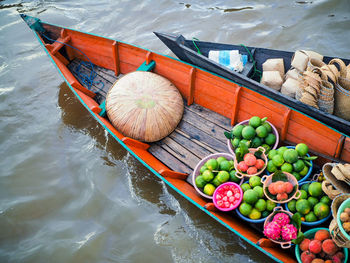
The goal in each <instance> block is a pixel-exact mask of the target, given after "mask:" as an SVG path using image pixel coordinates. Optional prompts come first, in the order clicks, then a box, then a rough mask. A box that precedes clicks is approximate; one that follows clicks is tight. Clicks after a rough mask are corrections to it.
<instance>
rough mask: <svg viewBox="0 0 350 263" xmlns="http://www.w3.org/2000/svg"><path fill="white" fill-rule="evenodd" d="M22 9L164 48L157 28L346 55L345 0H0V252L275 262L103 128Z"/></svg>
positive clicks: (349, 21) (348, 13)
mask: <svg viewBox="0 0 350 263" xmlns="http://www.w3.org/2000/svg"><path fill="white" fill-rule="evenodd" d="M199 2H201V3H199ZM18 12H20V13H27V14H29V15H33V16H38V17H39V18H41V19H42V20H44V21H47V22H50V23H54V24H59V25H63V26H67V27H71V28H74V29H79V30H82V31H86V32H92V33H95V34H99V35H103V36H107V37H111V38H114V39H119V40H123V41H126V42H130V43H133V44H136V45H139V46H144V47H146V48H149V49H152V50H154V51H157V52H163V53H166V54H170V55H172V54H171V53H170V52H169V51H168V50H167V48H166V47H165V46H164V45H163V44H162V43H161V42H160V41H159V40H158V39H157V38H156V37H155V36H154V35H153V34H152V31H167V32H174V33H182V34H184V35H185V36H186V37H189V38H190V37H197V38H199V39H201V40H207V41H217V42H224V43H244V44H246V45H251V46H260V47H268V48H275V49H282V50H290V51H293V50H295V49H298V48H309V49H314V50H315V51H318V52H320V53H322V54H324V55H331V56H340V57H347V58H349V57H350V49H349V40H350V32H349V28H350V4H349V1H348V0H342V1H341V0H333V1H318V0H313V1H268V0H266V1H244V0H240V1H187V2H179V1H150V0H149V1H125V0H124V1H91V0H87V1H68V0H67V1H0V80H1V81H0V117H1V120H0V131H1V133H0V147H1V152H0V262H270V260H269V259H268V258H267V257H265V256H264V255H263V254H262V253H260V252H258V251H257V250H255V249H254V248H253V247H251V246H250V245H249V244H247V243H246V242H245V241H243V240H241V239H240V238H238V237H236V236H234V235H233V234H232V233H231V232H229V231H228V230H227V229H226V228H225V227H223V226H221V225H220V224H218V223H216V221H214V220H213V219H212V218H210V217H209V216H207V215H206V214H204V213H202V212H200V210H199V209H197V208H196V207H195V206H193V205H192V204H190V203H189V202H188V201H186V200H185V199H184V198H182V197H180V196H179V195H178V194H177V193H176V192H174V191H172V190H171V189H168V188H167V187H166V186H165V185H164V184H163V183H162V182H160V181H159V180H158V179H157V178H156V176H154V175H153V174H151V173H150V172H149V171H148V170H147V169H146V168H144V167H143V166H142V165H141V164H140V163H139V162H138V161H136V160H135V159H134V158H133V157H132V156H130V154H128V153H127V152H126V151H125V150H124V148H122V147H121V146H120V145H119V144H118V143H116V142H115V141H114V140H113V139H112V137H110V136H108V135H107V134H106V133H105V131H104V130H103V129H102V128H101V127H100V126H99V125H98V124H97V122H96V121H95V120H94V119H93V118H92V117H90V116H89V114H88V112H87V111H86V110H85V109H84V108H83V107H82V106H81V105H80V104H79V103H78V101H77V99H76V98H75V97H74V96H73V94H72V93H71V92H70V91H69V89H68V87H67V86H66V84H65V83H64V82H63V79H62V78H61V76H60V75H59V74H58V72H57V71H56V69H55V68H54V66H53V65H52V63H51V62H50V60H49V58H48V57H47V56H46V54H45V53H44V51H43V50H42V48H41V47H40V46H39V43H38V42H37V40H36V39H35V38H34V35H33V33H32V32H31V31H30V30H29V29H28V27H27V26H26V25H25V24H24V23H23V21H22V20H21V19H20V17H19V15H18Z"/></svg>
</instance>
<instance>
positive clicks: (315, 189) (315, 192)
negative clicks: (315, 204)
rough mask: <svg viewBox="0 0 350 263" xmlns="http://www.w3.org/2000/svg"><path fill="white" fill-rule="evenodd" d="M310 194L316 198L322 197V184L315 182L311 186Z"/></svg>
mask: <svg viewBox="0 0 350 263" xmlns="http://www.w3.org/2000/svg"><path fill="white" fill-rule="evenodd" d="M309 194H310V195H311V196H314V197H320V196H321V195H322V194H323V190H322V184H321V183H320V182H313V183H311V184H310V185H309Z"/></svg>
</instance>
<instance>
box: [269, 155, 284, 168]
mask: <svg viewBox="0 0 350 263" xmlns="http://www.w3.org/2000/svg"><path fill="white" fill-rule="evenodd" d="M272 163H273V164H274V165H275V166H276V167H281V166H282V164H283V163H284V159H283V157H282V156H281V155H279V154H277V155H275V156H274V157H272Z"/></svg>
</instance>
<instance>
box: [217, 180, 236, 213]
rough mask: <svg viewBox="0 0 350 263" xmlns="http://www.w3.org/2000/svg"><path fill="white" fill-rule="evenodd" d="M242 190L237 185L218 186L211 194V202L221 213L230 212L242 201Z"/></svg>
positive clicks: (230, 183)
mask: <svg viewBox="0 0 350 263" xmlns="http://www.w3.org/2000/svg"><path fill="white" fill-rule="evenodd" d="M242 194H243V192H242V189H241V188H240V187H239V185H238V184H236V183H233V182H227V183H224V184H222V185H219V186H218V187H217V188H216V189H215V192H214V194H213V202H214V205H215V207H216V208H218V209H219V210H221V211H231V210H233V209H235V208H236V207H237V206H238V205H239V204H240V203H241V201H242Z"/></svg>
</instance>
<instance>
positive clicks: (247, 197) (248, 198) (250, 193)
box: [243, 189, 258, 205]
mask: <svg viewBox="0 0 350 263" xmlns="http://www.w3.org/2000/svg"><path fill="white" fill-rule="evenodd" d="M243 201H244V202H246V203H248V204H251V205H253V204H255V203H256V202H257V201H258V194H257V193H256V192H255V191H254V190H253V189H248V190H247V191H245V192H244V194H243Z"/></svg>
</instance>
